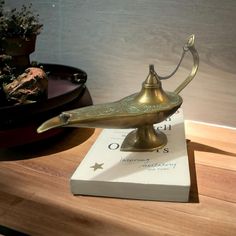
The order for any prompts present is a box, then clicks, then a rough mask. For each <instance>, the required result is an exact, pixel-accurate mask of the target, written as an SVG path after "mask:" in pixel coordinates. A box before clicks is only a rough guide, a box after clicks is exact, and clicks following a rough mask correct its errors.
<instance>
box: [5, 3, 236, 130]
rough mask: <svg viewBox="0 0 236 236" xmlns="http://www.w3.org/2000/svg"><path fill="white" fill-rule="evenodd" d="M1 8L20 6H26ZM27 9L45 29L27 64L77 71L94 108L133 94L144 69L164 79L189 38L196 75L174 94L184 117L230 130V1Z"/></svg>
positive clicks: (186, 67) (235, 79) (233, 54)
mask: <svg viewBox="0 0 236 236" xmlns="http://www.w3.org/2000/svg"><path fill="white" fill-rule="evenodd" d="M6 2H7V4H8V5H9V6H19V5H21V4H22V3H23V2H24V3H28V2H29V1H26V0H25V1H23V0H19V1H15V0H6ZM31 2H32V3H33V6H34V8H35V9H36V10H37V12H38V13H39V14H40V18H41V20H42V22H43V23H44V29H43V32H42V33H41V35H40V36H39V37H38V40H37V47H36V51H35V53H34V54H33V55H32V57H31V58H32V59H33V60H38V61H40V62H45V63H46V62H50V63H60V64H66V65H71V66H77V67H79V68H81V69H84V70H85V71H86V72H87V73H88V78H89V80H88V87H89V89H90V92H91V94H92V97H93V100H94V103H103V102H108V101H114V100H117V99H120V98H122V97H124V96H126V95H129V94H131V93H133V92H136V91H139V90H140V87H141V83H142V81H143V80H144V78H146V76H147V73H148V64H150V63H153V64H155V66H156V70H157V72H158V73H159V74H161V75H165V74H169V73H170V72H171V71H172V70H173V69H174V67H175V65H176V64H177V62H178V60H179V57H180V54H181V50H182V46H183V44H184V42H185V40H186V38H187V37H188V36H189V35H190V34H192V33H194V34H195V35H196V48H197V49H198V51H199V55H200V69H199V72H198V74H197V76H196V79H195V80H194V81H193V82H192V83H191V84H190V85H189V86H188V87H187V88H186V89H185V90H184V91H183V92H182V93H181V94H182V96H183V98H184V104H183V107H184V111H185V116H186V118H188V119H191V120H198V121H205V122H210V123H217V124H222V125H228V126H234V127H235V126H236V119H235V118H234V117H235V116H236V109H235V107H236V92H235V88H236V43H235V38H236V27H235V22H236V14H235V12H236V1H234V0H226V1H220V0H207V1H205V0H194V1H193V0H190V1H189V0H179V1H177V0H119V1H115V0H99V1H91V0H90V1H89V0H67V1H61V0H54V1H43V0H31ZM191 63H192V62H191V57H187V58H186V59H185V60H184V63H183V66H182V67H181V69H180V70H179V72H178V73H177V74H176V76H175V77H173V78H171V79H170V80H169V81H167V82H165V83H164V88H165V89H166V90H170V91H173V90H174V89H175V88H176V87H177V85H178V84H180V82H181V81H182V80H183V79H184V78H185V77H186V75H187V74H188V72H189V71H190V68H191V65H192V64H191Z"/></svg>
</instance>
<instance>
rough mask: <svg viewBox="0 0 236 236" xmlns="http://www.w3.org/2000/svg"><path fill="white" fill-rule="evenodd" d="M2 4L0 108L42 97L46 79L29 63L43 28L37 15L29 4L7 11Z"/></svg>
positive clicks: (45, 89) (43, 74) (0, 23)
mask: <svg viewBox="0 0 236 236" xmlns="http://www.w3.org/2000/svg"><path fill="white" fill-rule="evenodd" d="M4 5H5V1H4V0H0V43H1V44H0V45H1V48H0V105H11V104H24V103H27V102H31V101H32V100H33V101H37V100H40V99H42V98H45V94H47V76H46V74H45V72H44V71H43V70H42V69H40V68H35V67H31V66H30V60H29V54H30V53H32V52H33V51H34V49H35V40H36V36H37V35H38V34H40V32H41V30H42V27H43V25H42V24H40V23H39V15H38V14H37V15H36V14H35V13H34V11H33V9H32V4H29V6H26V5H22V7H21V9H20V10H17V9H16V8H14V9H11V10H9V11H7V10H6V9H5V8H4ZM27 67H30V68H28V69H26V68H27ZM25 69H26V70H25ZM23 71H24V73H22V72H23Z"/></svg>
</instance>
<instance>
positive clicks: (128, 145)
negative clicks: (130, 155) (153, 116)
mask: <svg viewBox="0 0 236 236" xmlns="http://www.w3.org/2000/svg"><path fill="white" fill-rule="evenodd" d="M166 144H167V137H166V135H165V134H164V133H162V132H161V131H159V130H158V129H154V127H153V125H145V126H142V127H139V128H137V129H136V130H134V131H132V132H130V133H129V134H128V135H127V136H126V138H125V139H124V141H123V143H122V145H121V151H127V152H149V151H150V152H151V151H154V150H157V149H161V148H163V147H164V146H165V145H166Z"/></svg>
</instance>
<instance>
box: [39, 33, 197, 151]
mask: <svg viewBox="0 0 236 236" xmlns="http://www.w3.org/2000/svg"><path fill="white" fill-rule="evenodd" d="M187 51H190V52H191V53H192V56H193V61H194V64H193V67H192V70H191V72H190V74H189V76H188V77H187V78H186V79H185V80H184V81H183V82H182V84H180V85H179V86H178V87H177V88H176V90H175V91H174V92H165V91H164V90H163V89H162V84H161V80H162V79H168V78H170V77H171V76H172V75H173V74H175V72H176V71H177V70H178V68H179V65H180V64H181V62H182V59H183V57H184V55H185V53H186V52H187ZM198 65H199V57H198V53H197V51H196V49H195V47H194V35H191V36H190V37H189V39H188V41H187V43H186V44H185V45H184V48H183V54H182V57H181V59H180V62H179V64H178V65H177V67H176V69H175V71H174V72H173V73H172V74H171V75H170V76H167V77H161V76H158V75H157V73H156V72H155V70H154V66H153V65H150V66H149V74H148V76H147V78H146V80H145V81H144V82H143V84H142V89H141V91H140V92H138V93H135V94H132V95H130V96H127V97H125V98H123V99H121V100H119V101H116V102H112V103H106V104H99V105H93V106H88V107H84V108H79V109H75V110H70V111H66V112H63V113H61V114H60V115H59V116H57V117H54V118H52V119H50V120H48V121H46V122H44V123H43V124H42V125H41V126H40V127H39V128H38V130H37V131H38V133H41V132H44V131H47V130H49V129H52V128H56V127H68V126H72V127H93V128H96V127H99V128H124V129H125V128H136V130H134V131H133V132H131V133H129V134H128V135H127V137H126V138H125V140H124V142H123V144H122V146H121V150H122V151H153V150H155V149H159V148H162V147H163V146H164V145H166V143H167V138H166V136H165V134H163V133H162V132H160V131H157V130H155V129H154V128H153V124H155V123H159V122H162V121H163V120H165V119H166V118H167V117H169V116H171V115H172V114H173V113H174V112H175V111H176V110H177V109H178V108H179V107H180V106H181V104H182V102H183V100H182V98H181V97H180V96H179V95H178V93H179V92H180V91H181V90H183V89H184V88H185V87H186V86H187V84H188V83H189V82H190V81H191V80H192V79H193V78H194V76H195V74H196V72H197V69H198Z"/></svg>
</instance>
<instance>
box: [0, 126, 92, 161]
mask: <svg viewBox="0 0 236 236" xmlns="http://www.w3.org/2000/svg"><path fill="white" fill-rule="evenodd" d="M94 131H95V129H90V128H66V129H65V131H64V132H62V133H60V134H59V135H57V136H55V137H51V138H48V139H45V140H42V141H38V142H35V143H31V144H26V145H23V146H19V147H13V148H8V149H0V161H15V160H23V159H30V158H36V157H40V156H44V155H50V154H54V153H58V152H62V151H65V150H68V149H70V148H73V147H75V146H78V145H80V144H82V143H83V142H85V141H86V140H87V139H89V138H90V137H91V136H92V135H93V133H94Z"/></svg>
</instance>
